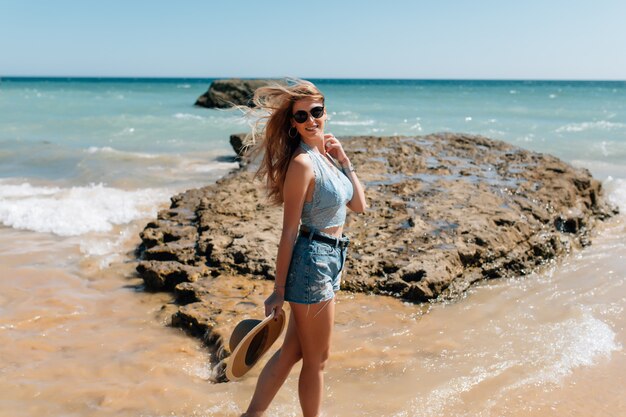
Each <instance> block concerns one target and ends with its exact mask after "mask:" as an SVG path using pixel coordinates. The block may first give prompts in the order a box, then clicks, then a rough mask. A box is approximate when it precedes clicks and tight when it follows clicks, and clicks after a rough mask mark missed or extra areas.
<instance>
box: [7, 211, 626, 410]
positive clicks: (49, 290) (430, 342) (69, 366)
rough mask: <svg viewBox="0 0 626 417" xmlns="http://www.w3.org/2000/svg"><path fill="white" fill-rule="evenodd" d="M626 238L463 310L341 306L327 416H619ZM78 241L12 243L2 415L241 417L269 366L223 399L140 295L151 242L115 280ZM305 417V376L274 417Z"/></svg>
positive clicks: (504, 285)
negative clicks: (142, 259)
mask: <svg viewBox="0 0 626 417" xmlns="http://www.w3.org/2000/svg"><path fill="white" fill-rule="evenodd" d="M133 227H135V228H137V229H139V228H140V227H141V222H137V223H136V224H135V225H133ZM625 234H626V227H625V223H624V217H623V216H618V217H617V218H614V219H612V220H610V221H609V222H607V224H606V225H604V226H601V228H600V229H599V230H598V231H597V232H596V236H594V238H593V242H594V243H593V245H592V246H590V247H587V248H585V249H584V250H583V251H581V252H578V253H575V254H574V255H571V256H569V257H567V258H566V259H564V260H563V261H562V262H560V263H559V264H558V265H555V266H554V267H551V268H548V269H546V271H544V272H543V273H540V274H534V275H530V276H527V277H524V278H511V279H500V280H493V281H489V282H485V283H483V284H480V285H478V286H477V287H475V288H473V289H471V290H470V291H469V292H468V293H467V295H466V296H465V297H464V298H462V299H460V300H458V301H456V302H452V303H446V304H443V303H433V304H430V303H427V304H421V305H416V304H412V303H404V302H402V301H399V300H396V299H392V298H388V297H380V296H367V295H362V294H350V293H345V292H344V293H341V294H340V296H339V297H338V298H337V303H338V305H337V322H336V323H337V324H336V329H335V334H334V336H333V337H334V341H333V352H332V354H331V359H330V363H329V365H328V371H327V379H326V380H327V397H326V400H325V406H324V410H325V415H327V416H364V415H365V416H563V415H568V416H616V415H619V414H620V413H621V412H622V411H623V410H624V409H625V407H626V404H625V403H624V388H623V387H624V386H626V381H625V378H624V376H623V375H624V374H626V372H624V371H625V370H626V357H625V355H624V352H623V346H624V345H625V344H626V331H625V330H624V324H625V322H626V320H625V319H624V315H623V310H624V306H625V305H626V293H625V290H624V288H625V287H624V281H625V279H626V272H624V271H623V268H622V267H621V265H623V263H624V259H626V244H625V243H624V239H623V237H624V235H625ZM130 235H131V236H132V234H130ZM134 236H137V235H136V234H134ZM83 238H84V237H83ZM76 239H77V238H59V237H56V236H53V235H49V236H48V235H43V234H34V233H30V232H22V231H17V230H13V229H7V228H2V229H0V242H1V243H0V245H1V247H0V253H1V255H0V265H1V266H0V273H1V276H2V279H1V280H0V294H1V295H0V346H1V347H0V357H1V358H2V359H1V365H2V366H1V367H0V369H1V371H0V372H1V374H2V378H0V392H1V393H2V394H1V395H0V410H2V413H0V414H2V415H10V416H18V417H19V416H33V415H49V416H170V415H175V416H222V415H223V416H229V415H233V416H234V415H237V413H239V412H241V410H242V409H244V408H245V406H246V405H247V401H248V399H249V397H250V395H251V394H252V390H253V389H254V384H255V376H257V375H258V373H259V372H260V369H261V366H258V367H256V368H255V369H254V370H253V371H252V372H251V375H250V377H248V378H246V379H244V380H243V381H241V382H237V383H226V384H213V383H210V382H209V379H210V376H211V375H210V370H209V369H210V368H209V354H208V350H207V349H206V348H205V347H204V346H202V344H201V343H200V342H199V341H197V339H194V338H190V337H188V336H186V335H185V334H184V333H183V332H182V331H180V330H178V329H174V328H171V327H166V326H164V324H163V323H165V322H166V320H167V312H166V311H161V310H160V309H161V306H162V305H163V304H164V303H167V302H168V301H169V300H168V297H169V295H167V294H161V293H146V292H143V291H141V290H138V287H137V286H138V285H140V283H141V280H139V279H138V278H136V277H135V275H134V267H135V262H134V260H132V256H130V255H131V254H132V252H131V251H132V249H133V248H134V246H135V245H136V244H137V243H138V238H131V239H129V240H128V241H126V242H125V243H124V247H125V249H126V254H127V255H128V256H127V257H124V256H121V257H120V259H119V260H118V261H116V262H114V263H113V264H112V265H111V266H110V267H108V268H104V269H101V268H100V266H99V261H100V260H99V259H98V257H90V258H84V256H83V255H82V254H81V252H80V251H79V249H78V242H77V240H76ZM15 242H20V245H15V244H14V243H15ZM299 413H300V411H299V405H298V400H297V369H294V371H293V372H292V374H291V375H290V377H289V379H288V380H287V383H286V384H285V386H284V388H283V389H282V391H281V392H280V393H279V395H278V397H277V399H276V400H275V402H274V404H273V406H272V408H271V410H270V413H269V415H278V416H296V415H299Z"/></svg>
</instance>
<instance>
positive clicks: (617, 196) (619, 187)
mask: <svg viewBox="0 0 626 417" xmlns="http://www.w3.org/2000/svg"><path fill="white" fill-rule="evenodd" d="M603 186H604V189H605V190H606V191H607V195H608V199H609V201H610V202H611V203H613V204H615V205H616V206H617V207H619V209H620V211H621V212H622V213H625V212H626V179H622V178H613V177H608V178H607V179H606V181H604V183H603Z"/></svg>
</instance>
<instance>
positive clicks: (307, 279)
mask: <svg viewBox="0 0 626 417" xmlns="http://www.w3.org/2000/svg"><path fill="white" fill-rule="evenodd" d="M254 103H255V105H256V106H257V108H259V109H261V110H266V111H268V112H269V115H268V116H267V117H265V119H264V120H265V125H264V126H263V128H264V129H263V130H264V132H263V141H262V142H261V144H260V147H259V150H260V151H263V152H264V156H263V160H262V162H261V166H260V168H259V171H258V173H257V174H258V175H261V176H263V177H264V178H265V180H266V185H267V188H268V191H269V196H270V198H271V199H272V200H273V201H274V202H275V203H277V204H281V203H282V204H283V205H284V214H283V230H282V234H281V237H280V243H279V246H278V256H277V258H276V279H275V285H274V291H273V292H272V294H271V295H270V296H269V297H268V298H267V299H266V300H265V314H266V316H267V315H269V314H271V312H272V310H274V311H276V312H279V311H280V310H281V309H282V306H283V303H284V301H288V302H289V305H290V307H291V312H292V313H291V316H290V318H289V325H288V326H287V332H286V334H285V340H284V342H283V345H282V346H281V348H280V349H279V350H278V351H277V352H276V354H274V356H272V358H271V359H270V360H269V361H268V362H267V364H266V365H265V368H264V369H263V371H262V372H261V375H260V376H259V380H258V382H257V386H256V389H255V392H254V396H253V397H252V401H251V402H250V405H249V407H248V410H247V412H246V413H245V414H244V416H260V415H262V414H263V412H264V411H265V410H266V409H267V408H268V407H269V405H270V402H271V401H272V399H273V398H274V396H275V395H276V393H277V392H278V390H279V388H280V387H281V386H282V384H283V383H284V382H285V379H286V378H287V376H288V375H289V371H290V370H291V368H292V367H293V365H294V364H296V362H298V361H299V360H300V359H302V362H303V363H302V370H301V372H300V379H299V383H298V394H299V398H300V405H301V407H302V412H303V415H304V416H305V417H308V416H317V415H319V413H320V407H321V402H322V393H323V384H324V374H323V371H324V365H325V364H326V360H327V359H328V354H329V350H330V338H331V333H332V327H333V322H334V316H335V304H334V292H335V291H338V290H339V284H340V278H341V276H340V275H341V270H342V268H343V266H344V263H345V256H346V249H347V244H348V239H347V238H346V237H343V235H342V231H343V224H344V222H345V217H346V207H348V208H350V209H351V210H353V211H356V212H359V213H362V212H363V211H365V208H366V204H365V194H364V192H363V187H362V186H361V184H360V182H359V180H358V178H357V176H356V173H355V171H354V168H353V166H352V164H351V163H350V160H349V159H348V157H347V156H346V153H345V151H344V149H343V147H342V146H341V143H340V142H339V141H338V140H337V138H335V137H334V136H333V135H331V134H324V126H325V124H326V120H327V113H326V107H325V105H324V96H323V95H322V93H321V92H320V91H319V90H318V89H317V88H316V87H315V86H314V85H313V84H312V83H310V82H308V81H302V80H295V81H292V82H291V83H290V84H289V85H287V86H280V85H275V86H268V87H262V88H259V89H257V91H256V92H255V95H254Z"/></svg>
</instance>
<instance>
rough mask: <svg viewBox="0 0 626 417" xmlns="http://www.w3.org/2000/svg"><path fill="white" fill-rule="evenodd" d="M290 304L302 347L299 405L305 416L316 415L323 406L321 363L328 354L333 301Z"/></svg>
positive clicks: (322, 369)
mask: <svg viewBox="0 0 626 417" xmlns="http://www.w3.org/2000/svg"><path fill="white" fill-rule="evenodd" d="M290 305H291V314H292V317H295V322H296V330H297V332H298V337H299V339H300V348H301V349H302V371H301V372H300V380H299V382H298V395H299V397H300V406H301V407H302V414H303V415H304V417H316V416H318V415H319V414H320V408H321V406H322V394H323V392H324V366H325V365H326V361H327V360H328V355H329V353H330V338H331V335H332V330H333V323H334V320H335V300H334V299H331V300H328V301H322V302H321V303H317V304H311V305H306V304H296V303H290Z"/></svg>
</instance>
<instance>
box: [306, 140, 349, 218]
mask: <svg viewBox="0 0 626 417" xmlns="http://www.w3.org/2000/svg"><path fill="white" fill-rule="evenodd" d="M300 147H301V148H302V149H303V150H304V151H305V152H306V153H307V154H308V155H309V157H310V158H311V161H312V162H313V172H314V173H315V188H314V189H313V199H312V200H311V201H309V202H307V201H305V202H304V207H302V225H303V226H306V227H308V228H309V230H322V229H326V228H328V227H333V226H341V225H342V224H344V222H345V221H346V204H347V203H348V201H350V200H351V199H352V194H353V193H354V190H353V188H352V182H351V181H350V179H349V178H348V177H347V176H346V175H345V174H344V173H343V172H341V171H339V170H337V169H334V168H332V167H331V166H330V165H329V163H330V160H328V158H326V157H325V156H324V155H322V154H321V153H319V152H316V151H314V150H313V149H311V147H310V146H308V145H307V144H306V143H304V141H303V142H300Z"/></svg>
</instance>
